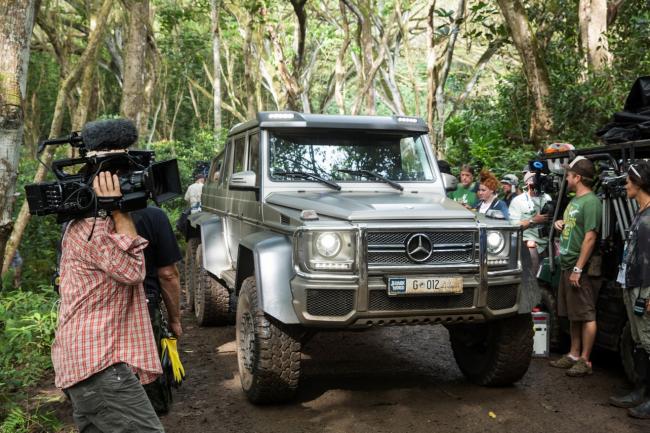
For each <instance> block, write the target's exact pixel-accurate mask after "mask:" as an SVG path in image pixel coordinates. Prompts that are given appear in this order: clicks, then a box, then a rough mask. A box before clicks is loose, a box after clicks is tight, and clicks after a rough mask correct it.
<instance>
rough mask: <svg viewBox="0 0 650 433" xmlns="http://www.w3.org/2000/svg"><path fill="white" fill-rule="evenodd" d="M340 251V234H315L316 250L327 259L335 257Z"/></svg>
mask: <svg viewBox="0 0 650 433" xmlns="http://www.w3.org/2000/svg"><path fill="white" fill-rule="evenodd" d="M340 251H341V236H339V235H338V234H337V233H332V232H325V233H321V234H319V235H317V236H316V252H317V253H318V254H320V255H321V256H323V257H326V258H328V259H330V258H332V257H336V255H337V254H338V253H339V252H340Z"/></svg>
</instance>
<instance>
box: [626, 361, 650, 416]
mask: <svg viewBox="0 0 650 433" xmlns="http://www.w3.org/2000/svg"><path fill="white" fill-rule="evenodd" d="M645 356H646V358H645V360H646V363H647V364H650V359H648V354H647V353H646V355H645ZM645 386H646V392H645V400H644V401H643V402H642V403H641V404H639V405H638V406H635V407H633V408H630V409H628V410H627V414H628V415H629V416H631V417H632V418H640V419H650V371H648V370H646V375H645Z"/></svg>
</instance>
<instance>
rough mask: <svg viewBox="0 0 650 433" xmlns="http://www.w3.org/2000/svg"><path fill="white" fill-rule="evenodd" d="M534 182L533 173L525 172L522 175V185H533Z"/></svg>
mask: <svg viewBox="0 0 650 433" xmlns="http://www.w3.org/2000/svg"><path fill="white" fill-rule="evenodd" d="M534 181H535V173H534V172H532V171H527V172H526V174H525V175H524V185H528V184H529V183H533V182H534Z"/></svg>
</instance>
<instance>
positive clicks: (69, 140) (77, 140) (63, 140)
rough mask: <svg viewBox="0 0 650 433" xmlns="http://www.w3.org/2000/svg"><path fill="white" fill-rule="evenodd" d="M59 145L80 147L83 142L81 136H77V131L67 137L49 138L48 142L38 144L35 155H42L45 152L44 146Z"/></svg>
mask: <svg viewBox="0 0 650 433" xmlns="http://www.w3.org/2000/svg"><path fill="white" fill-rule="evenodd" d="M59 144H69V145H71V146H73V147H81V146H83V140H82V139H81V135H80V134H79V131H75V132H73V133H72V134H70V135H69V136H67V137H60V138H51V139H48V140H43V141H41V142H40V143H39V144H38V150H37V153H38V154H39V155H40V154H41V153H43V151H44V150H45V146H51V145H59Z"/></svg>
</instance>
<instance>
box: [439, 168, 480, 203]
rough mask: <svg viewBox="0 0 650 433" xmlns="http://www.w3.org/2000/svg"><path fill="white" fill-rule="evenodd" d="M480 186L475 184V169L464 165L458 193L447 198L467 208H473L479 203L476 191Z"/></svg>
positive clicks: (453, 193) (461, 169) (454, 192)
mask: <svg viewBox="0 0 650 433" xmlns="http://www.w3.org/2000/svg"><path fill="white" fill-rule="evenodd" d="M477 189H478V186H477V185H476V183H475V182H474V169H473V168H472V166H471V165H469V164H464V165H463V166H462V167H461V168H460V185H458V188H456V191H452V192H450V193H449V194H448V195H447V196H448V197H449V198H450V199H452V200H454V201H457V202H458V203H460V204H462V205H463V206H465V207H466V208H472V207H474V205H475V204H476V202H477V201H478V199H477V197H476V190H477Z"/></svg>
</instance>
